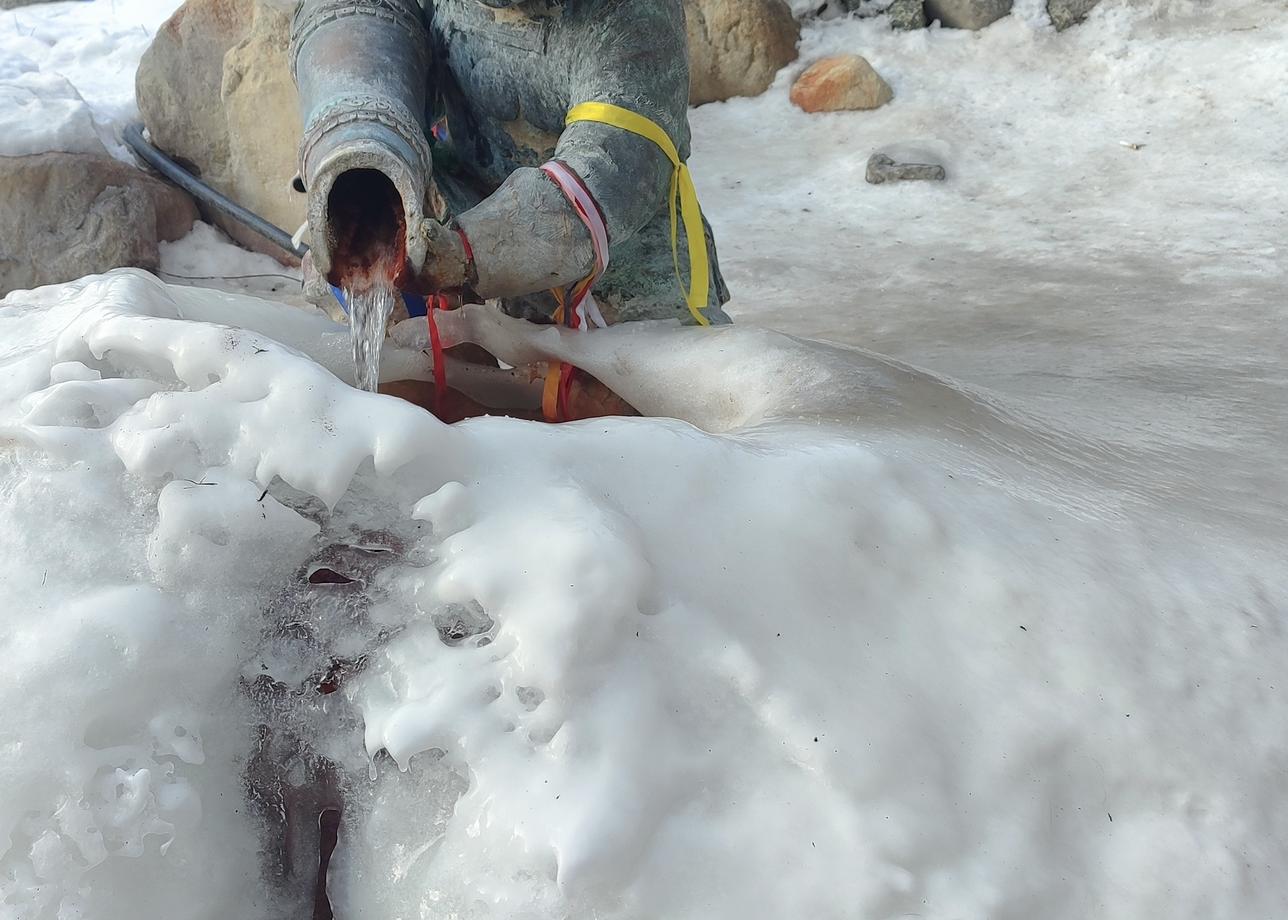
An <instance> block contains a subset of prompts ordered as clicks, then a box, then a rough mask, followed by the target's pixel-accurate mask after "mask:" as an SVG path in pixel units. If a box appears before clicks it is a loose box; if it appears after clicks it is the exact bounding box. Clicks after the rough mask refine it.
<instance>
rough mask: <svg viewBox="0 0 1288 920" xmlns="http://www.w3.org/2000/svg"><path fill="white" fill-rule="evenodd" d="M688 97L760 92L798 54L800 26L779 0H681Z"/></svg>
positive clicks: (699, 99)
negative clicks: (687, 65)
mask: <svg viewBox="0 0 1288 920" xmlns="http://www.w3.org/2000/svg"><path fill="white" fill-rule="evenodd" d="M684 15H685V26H686V28H687V30H688V36H689V103H690V104H691V105H702V104H703V103H704V102H718V101H720V100H723V99H729V98H731V97H733V96H758V95H760V94H761V93H763V92H764V91H765V90H766V89H767V88H768V87H769V84H770V83H772V82H774V77H775V76H776V75H777V73H778V71H779V70H781V69H782V68H783V67H785V66H787V65H788V64H790V63H791V62H792V61H794V60H796V55H797V50H796V43H797V42H798V41H799V40H800V26H798V25H797V24H796V20H795V18H794V17H793V16H792V11H791V9H790V8H789V7H788V6H787V4H786V3H785V2H783V0H684Z"/></svg>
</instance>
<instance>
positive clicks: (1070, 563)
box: [0, 271, 1288, 918]
mask: <svg viewBox="0 0 1288 920" xmlns="http://www.w3.org/2000/svg"><path fill="white" fill-rule="evenodd" d="M220 320H222V321H224V322H230V323H232V324H233V325H232V326H229V325H221V324H219V322H217V321H220ZM457 326H458V327H459V328H456V329H454V331H453V332H452V333H451V334H453V335H457V334H462V332H467V333H468V334H469V335H470V336H471V337H473V338H476V339H479V340H481V341H485V342H487V343H488V344H489V345H490V346H491V347H493V348H495V349H497V350H498V351H499V352H500V353H501V354H503V355H504V356H505V357H507V358H508V359H510V360H515V361H517V360H521V359H525V358H530V357H534V356H538V355H540V356H544V357H574V358H576V359H577V360H578V362H579V363H581V364H583V365H584V366H586V367H589V368H590V369H592V370H594V371H596V372H597V373H600V374H601V375H603V376H604V377H605V378H606V379H611V380H612V381H613V382H614V383H615V385H617V386H618V387H619V388H620V389H621V390H622V391H623V393H624V394H625V395H627V396H628V398H631V399H633V400H635V401H636V402H637V403H638V404H639V405H641V407H643V408H646V409H647V410H649V411H652V412H659V413H669V414H672V415H676V416H682V417H689V418H691V419H692V420H693V421H694V422H696V423H698V426H700V427H695V426H693V425H690V424H686V423H683V422H679V421H669V420H665V419H642V420H606V421H597V422H587V423H581V424H576V425H570V426H561V427H558V428H552V427H549V426H543V425H538V424H533V423H525V422H517V421H510V420H501V419H495V420H479V421H474V422H468V423H465V424H462V425H458V426H455V427H450V428H449V427H446V426H443V425H441V424H440V423H438V422H436V421H435V420H434V419H433V418H432V417H430V416H429V415H427V414H426V413H423V412H422V411H420V410H418V409H416V408H415V407H413V406H410V405H408V404H405V403H402V402H399V401H397V400H394V399H391V398H387V397H381V396H376V395H371V394H366V393H361V392H358V391H356V390H354V389H352V388H351V387H350V386H348V385H347V383H346V382H345V381H343V380H341V379H338V378H337V377H335V376H333V375H332V373H331V372H330V371H328V370H327V366H329V367H331V368H332V369H334V370H336V371H339V372H340V373H342V374H343V373H346V372H347V368H346V350H347V349H346V344H347V341H346V340H347V335H346V330H344V329H343V328H342V327H338V326H334V325H332V324H331V323H330V322H329V321H327V320H325V319H322V318H320V317H318V316H313V315H309V314H307V313H305V312H303V311H300V310H297V309H293V308H290V307H286V306H281V305H275V304H270V303H267V302H263V301H258V300H253V299H251V298H239V297H234V296H232V295H225V294H217V293H214V292H202V291H197V290H193V289H188V288H178V287H167V286H165V285H163V284H161V283H160V282H158V281H155V280H154V279H151V278H149V277H148V276H146V275H144V274H142V273H136V272H129V271H125V272H118V273H113V274H111V275H107V276H103V277H100V278H91V279H87V280H85V281H83V282H78V283H76V284H72V285H67V286H63V287H57V288H45V289H41V290H39V291H36V292H31V293H28V294H16V295H11V296H10V298H8V300H6V301H4V302H3V305H2V306H0V342H3V343H4V344H3V369H2V370H0V438H3V443H4V445H5V447H4V449H3V453H2V454H0V464H2V465H3V479H2V480H0V481H3V483H4V490H3V502H2V504H0V560H2V561H0V577H3V580H4V584H5V586H6V595H7V598H8V603H7V609H6V619H7V624H6V626H7V628H6V630H5V632H4V636H3V638H2V639H0V649H2V650H3V654H4V658H5V661H6V668H5V671H4V673H3V675H2V676H0V705H2V706H3V708H4V711H5V712H6V713H8V715H7V717H6V720H5V723H4V735H3V736H2V737H0V776H3V778H4V781H5V789H6V792H5V795H4V796H3V797H2V798H0V841H3V850H2V855H0V903H3V904H4V905H5V908H6V911H7V915H9V916H15V917H22V918H37V917H41V918H43V917H55V916H59V917H65V916H84V917H94V918H116V917H122V918H124V917H138V916H165V917H175V918H181V917H215V916H239V917H266V918H267V917H275V916H281V915H284V914H287V913H290V914H291V915H301V914H299V913H297V912H298V911H299V910H300V908H299V903H298V901H297V900H294V899H295V898H297V897H298V895H299V892H291V891H289V890H282V889H281V888H280V887H275V886H274V885H273V884H272V883H271V882H269V881H266V880H265V879H264V877H263V876H262V874H261V873H264V872H266V870H265V869H264V868H263V866H262V865H261V863H263V862H265V861H266V857H263V856H261V855H260V854H261V853H265V852H268V851H269V850H270V848H271V846H272V837H271V830H272V828H271V826H270V825H269V824H266V823H265V822H264V820H263V818H262V813H261V812H260V811H257V810H256V807H255V806H254V804H253V803H249V802H248V800H247V794H246V785H245V779H244V776H245V774H246V771H247V770H248V762H249V760H250V759H251V757H252V753H253V749H254V746H255V741H254V739H255V737H256V734H255V732H256V728H255V726H256V725H257V724H262V723H263V720H264V717H263V715H262V710H261V709H259V708H257V706H258V705H259V704H260V703H262V700H258V699H257V698H256V691H255V689H254V686H255V682H256V680H257V679H261V678H262V676H263V675H268V678H271V680H273V681H279V682H281V683H282V684H284V685H287V686H289V687H291V688H299V689H300V697H299V702H298V703H297V709H295V710H294V711H293V712H294V714H293V715H292V716H291V718H290V720H289V724H290V725H291V726H292V727H293V728H294V729H295V730H298V731H299V732H300V734H301V736H302V737H303V739H304V741H305V743H306V744H307V745H308V746H309V747H310V748H311V749H313V750H315V751H318V752H322V753H323V754H324V755H325V756H326V757H328V758H329V759H331V760H332V761H334V762H335V763H336V764H338V766H339V770H340V772H341V774H342V775H343V777H344V779H343V783H342V785H343V788H344V789H345V795H346V804H345V812H344V823H343V824H342V830H341V837H340V846H339V849H338V850H337V854H336V857H335V860H334V862H333V864H332V869H331V882H330V888H331V893H332V897H333V900H334V902H335V905H336V909H337V916H340V917H346V916H347V917H364V918H365V917H427V918H428V917H444V916H468V917H530V918H536V917H565V916H577V917H590V916H598V917H658V916H668V917H699V916H700V917H729V918H745V917H766V918H771V917H793V916H812V917H838V918H839V917H855V916H864V917H868V916H874V917H897V916H907V915H912V914H918V915H921V916H925V917H944V918H950V917H1033V916H1042V917H1082V916H1087V915H1094V916H1101V917H1123V918H1127V917H1131V918H1136V917H1145V916H1150V917H1154V916H1169V917H1195V918H1200V917H1201V918H1213V917H1252V916H1257V917H1260V916H1266V917H1270V916H1275V915H1277V914H1278V913H1279V912H1280V911H1281V910H1282V909H1283V907H1284V904H1285V896H1286V894H1288V888H1286V886H1285V879H1284V876H1283V873H1282V866H1283V865H1284V864H1285V857H1286V856H1288V854H1286V853H1285V852H1284V850H1285V842H1284V838H1283V836H1282V835H1281V834H1279V833H1278V832H1277V829H1278V828H1282V827H1283V826H1284V821H1285V820H1286V819H1288V814H1286V813H1285V809H1286V808H1288V806H1286V805H1285V804H1284V800H1283V797H1282V795H1281V794H1280V790H1281V787H1282V763H1283V753H1284V752H1283V737H1284V728H1285V705H1284V703H1283V702H1282V701H1283V690H1282V688H1281V686H1280V684H1279V681H1280V680H1281V678H1282V661H1283V660H1284V655H1285V653H1286V652H1288V648H1286V645H1288V642H1286V641H1285V635H1284V629H1283V621H1282V608H1281V606H1280V605H1281V602H1282V599H1283V598H1284V597H1285V590H1284V589H1285V585H1284V579H1283V566H1282V561H1281V560H1280V559H1278V558H1276V551H1277V548H1276V547H1273V546H1259V545H1256V544H1255V543H1250V542H1248V541H1245V540H1244V538H1243V537H1242V535H1241V533H1240V532H1239V531H1238V530H1236V529H1231V528H1228V527H1224V526H1223V525H1222V524H1221V522H1219V521H1216V522H1214V521H1212V520H1203V519H1195V518H1193V517H1191V516H1189V513H1188V511H1187V509H1185V508H1184V507H1182V508H1179V509H1178V508H1175V507H1173V506H1172V505H1171V503H1170V502H1169V501H1168V500H1167V497H1166V490H1165V489H1164V490H1160V491H1158V492H1157V493H1155V492H1154V491H1153V490H1152V489H1151V486H1150V484H1148V483H1140V484H1132V485H1131V486H1130V487H1124V486H1123V485H1122V483H1121V481H1120V477H1119V471H1118V470H1117V469H1116V468H1115V467H1114V465H1113V464H1114V461H1113V458H1112V456H1107V455H1103V454H1101V453H1100V452H1098V451H1097V450H1096V449H1095V448H1094V446H1088V445H1085V444H1080V443H1078V442H1076V441H1073V440H1070V439H1068V438H1067V437H1065V436H1064V435H1061V434H1060V433H1059V432H1057V431H1055V430H1052V429H1050V428H1048V427H1045V426H1043V425H1042V424H1041V423H1039V422H1038V421H1036V420H1035V419H1032V418H1024V417H1021V416H1018V415H1015V414H1012V413H1010V412H1008V411H1007V410H1006V409H1005V408H1004V407H1002V406H1001V405H999V404H997V403H996V402H994V401H991V400H989V399H987V398H986V397H984V396H982V395H981V394H976V393H972V392H971V391H969V390H966V389H964V388H961V387H959V386H956V385H953V384H951V383H950V382H948V381H944V380H941V379H938V378H935V377H933V376H931V375H928V374H925V373H923V372H921V371H918V370H916V369H913V368H910V367H906V366H903V365H900V364H897V363H894V362H890V361H888V360H885V359H882V358H879V357H878V356H875V355H872V354H869V353H866V352H861V351H857V350H853V349H846V348H839V347H829V346H820V345H816V344H811V343H807V342H802V341H798V340H794V339H790V338H787V337H784V336H781V335H778V334H776V333H770V332H766V331H762V330H757V329H754V328H750V327H736V326H735V327H731V328H728V329H724V330H719V331H715V332H711V331H704V330H696V329H689V330H681V329H675V328H665V327H652V326H643V327H640V328H637V329H632V328H619V329H615V330H611V331H606V332H603V333H596V334H595V335H593V336H583V337H577V338H570V337H567V336H563V337H561V336H560V334H559V333H557V332H554V331H551V330H546V331H542V332H535V331H534V330H533V329H532V328H531V327H526V326H524V325H523V324H521V323H518V322H515V321H508V320H505V319H504V318H501V317H499V316H497V315H495V314H493V313H491V312H489V311H487V310H486V309H478V310H474V311H471V312H469V313H467V314H466V315H465V317H464V318H463V319H462V322H461V323H459V324H457ZM252 330H258V331H252ZM282 343H291V345H294V346H295V347H296V348H302V349H304V350H305V351H309V352H312V354H313V355H314V356H316V358H317V359H318V361H320V362H321V363H320V364H319V363H317V361H315V360H314V359H313V358H311V357H309V356H308V355H307V354H305V353H303V352H302V351H299V350H295V348H292V347H288V346H287V345H285V344H282ZM389 352H390V354H388V355H387V356H386V366H387V367H392V368H395V369H400V371H402V372H413V371H408V370H407V369H408V368H413V369H414V368H415V365H416V364H417V362H418V361H421V359H420V358H419V357H418V352H415V351H414V350H409V351H406V352H402V351H400V350H399V349H396V348H394V347H392V346H391V347H390V349H389ZM423 371H424V368H423V367H420V372H423ZM662 380H665V381H667V386H665V387H662V386H658V382H659V381H662ZM704 429H705V430H704ZM337 543H339V544H344V545H347V546H360V547H367V549H365V550H358V551H356V552H359V553H360V554H361V553H365V555H364V556H363V558H364V559H365V560H366V561H365V562H363V563H362V566H365V568H362V574H361V575H360V576H359V577H360V579H361V582H360V587H359V589H358V590H354V589H352V587H351V586H334V585H332V586H328V585H309V584H307V583H306V577H307V575H308V574H309V573H310V572H312V571H315V570H316V568H317V566H318V560H319V559H322V560H326V559H331V558H332V557H331V556H328V555H327V554H328V553H332V554H334V546H335V544H337ZM372 548H375V549H378V550H379V552H372V551H371V549H372ZM348 552H354V551H348ZM328 564H329V565H332V566H333V567H338V568H343V565H342V564H337V563H336V562H334V561H332V562H329V563H328ZM349 565H350V568H349V571H350V572H351V573H352V572H354V571H355V569H354V568H353V567H352V566H353V563H352V562H350V563H349ZM346 592H348V593H346ZM452 622H458V623H461V622H463V623H465V624H466V625H467V627H469V628H466V629H465V630H463V633H464V638H463V639H462V638H461V631H458V632H456V633H453V632H451V630H450V629H449V630H447V631H445V632H444V631H443V630H441V629H440V628H439V627H441V626H442V625H443V624H445V623H452ZM301 624H303V625H301ZM480 630H481V631H480ZM471 632H473V635H471ZM301 635H307V636H308V639H307V641H304V640H302V639H301V638H300V636H301ZM444 637H446V638H444ZM484 640H490V641H487V642H484ZM358 653H364V654H366V655H367V665H366V668H365V670H362V671H361V672H360V673H358V674H355V675H350V676H348V677H346V678H345V680H344V682H343V685H342V687H341V690H340V691H339V692H338V693H335V694H332V695H330V696H326V697H323V696H321V695H319V694H318V693H317V692H316V691H314V690H312V689H311V688H312V686H313V685H314V684H315V683H316V675H317V674H319V673H321V672H322V671H325V669H326V666H327V662H328V661H329V660H331V659H332V658H333V657H337V656H339V657H346V656H347V657H350V658H352V657H354V656H355V655H356V654H358ZM270 682H271V681H270ZM291 904H294V905H295V906H294V907H291V908H289V909H288V908H286V907H283V905H291ZM77 911H79V913H77Z"/></svg>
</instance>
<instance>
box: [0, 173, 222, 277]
mask: <svg viewBox="0 0 1288 920" xmlns="http://www.w3.org/2000/svg"><path fill="white" fill-rule="evenodd" d="M196 217H197V209H196V206H195V205H194V204H193V203H192V199H191V198H189V197H188V196H187V195H185V194H184V193H183V192H181V191H179V190H178V189H176V188H173V187H172V186H169V185H167V184H166V183H164V182H161V181H160V180H158V179H153V178H152V177H151V176H149V175H147V174H146V173H143V172H141V171H139V170H137V169H135V168H134V167H132V166H129V165H127V164H125V163H122V162H120V161H118V160H114V159H112V157H110V156H108V155H107V154H106V153H103V154H87V153H40V154H35V155H33V156H24V157H0V295H3V294H7V293H8V292H9V291H13V290H18V289H21V288H31V287H37V286H39V285H42V284H54V283H57V282H62V281H71V280H73V279H75V278H79V277H81V276H82V275H89V274H96V273H98V272H105V271H108V270H109V269H113V268H120V267H122V266H127V265H132V266H136V267H138V268H146V269H149V270H156V268H157V267H158V262H159V254H158V250H157V244H158V243H159V242H161V241H170V240H176V239H178V238H179V237H181V236H183V235H184V234H186V233H187V232H188V231H189V230H191V229H192V222H193V221H194V220H195V219H196Z"/></svg>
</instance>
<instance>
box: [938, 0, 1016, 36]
mask: <svg viewBox="0 0 1288 920" xmlns="http://www.w3.org/2000/svg"><path fill="white" fill-rule="evenodd" d="M1011 2H1012V0H926V18H927V19H930V20H932V21H933V20H936V19H938V20H939V21H940V23H942V24H943V25H945V26H947V27H949V28H950V29H982V28H984V27H985V26H987V25H989V24H991V23H994V22H996V21H997V20H999V19H1001V18H1002V17H1003V16H1005V15H1006V14H1007V13H1009V12H1010V11H1011Z"/></svg>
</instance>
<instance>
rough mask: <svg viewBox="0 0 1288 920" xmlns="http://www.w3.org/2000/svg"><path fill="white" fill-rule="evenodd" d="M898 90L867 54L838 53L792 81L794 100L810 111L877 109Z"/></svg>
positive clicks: (815, 63) (818, 62)
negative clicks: (888, 81)
mask: <svg viewBox="0 0 1288 920" xmlns="http://www.w3.org/2000/svg"><path fill="white" fill-rule="evenodd" d="M893 98H894V91H893V90H891V89H890V84H889V83H887V82H886V81H885V80H883V79H882V78H881V75H880V74H879V73H877V72H876V71H875V70H873V69H872V65H871V64H869V63H868V62H867V59H866V58H862V57H859V56H858V55H857V54H838V55H835V56H833V57H825V58H823V59H821V60H818V61H815V62H814V63H813V64H811V65H810V66H809V67H808V68H806V70H805V72H804V73H802V74H801V75H800V76H799V77H797V78H796V82H795V83H793V84H792V91H791V100H792V102H794V103H795V104H796V105H797V106H798V107H799V108H801V109H804V110H805V111H806V112H849V111H856V110H862V109H875V108H879V107H880V106H883V105H885V104H886V103H887V102H889V101H890V100H891V99H893Z"/></svg>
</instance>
